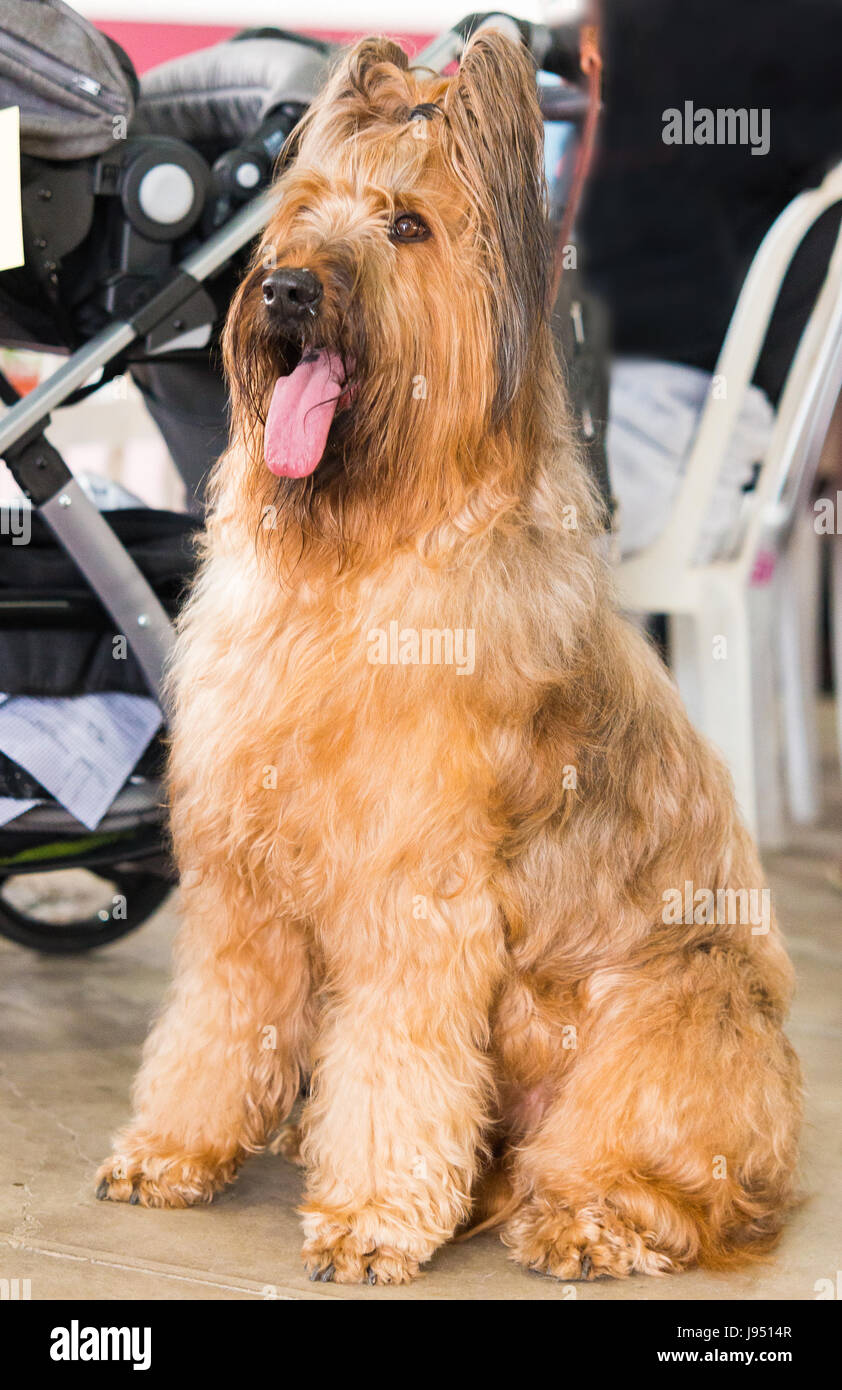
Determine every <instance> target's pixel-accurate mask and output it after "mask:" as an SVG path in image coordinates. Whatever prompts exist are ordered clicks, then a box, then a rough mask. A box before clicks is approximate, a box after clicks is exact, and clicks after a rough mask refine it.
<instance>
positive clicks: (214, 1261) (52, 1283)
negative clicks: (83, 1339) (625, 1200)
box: [0, 760, 842, 1300]
mask: <svg viewBox="0 0 842 1390" xmlns="http://www.w3.org/2000/svg"><path fill="white" fill-rule="evenodd" d="M827 771H828V776H827V788H828V790H827V802H828V805H827V809H826V813H825V816H824V819H823V821H822V824H821V826H820V827H819V828H815V827H814V828H811V829H810V830H808V831H802V832H800V833H799V834H798V835H796V836H794V838H793V843H792V845H791V847H790V849H789V850H788V851H787V852H786V853H783V854H778V855H775V856H773V857H770V859H769V866H768V867H769V870H770V873H771V877H772V883H773V888H774V890H775V894H776V901H777V907H778V912H779V915H780V917H781V919H782V921H783V923H784V924H785V926H786V928H787V932H788V936H789V942H790V946H791V949H792V954H793V957H794V959H795V962H796V966H797V969H798V976H799V989H798V996H797V1000H796V1004H795V1009H794V1014H793V1019H792V1025H791V1029H790V1032H791V1036H792V1038H793V1041H794V1042H795V1045H796V1047H797V1048H798V1050H799V1052H800V1053H801V1056H802V1059H803V1062H804V1066H805V1070H806V1074H807V1080H808V1087H809V1099H808V1123H807V1127H806V1131H805V1136H804V1186H805V1190H806V1192H807V1193H808V1200H807V1202H806V1204H805V1205H804V1207H803V1208H802V1209H801V1211H800V1212H799V1213H798V1214H797V1215H796V1217H795V1218H794V1220H793V1222H792V1224H791V1227H790V1229H789V1231H788V1233H787V1235H786V1237H785V1240H784V1243H783V1245H782V1247H781V1249H780V1252H779V1253H778V1255H777V1256H776V1257H775V1258H774V1260H773V1261H772V1262H771V1263H770V1264H769V1265H768V1266H767V1267H764V1268H761V1269H753V1270H751V1271H749V1272H746V1273H741V1274H738V1275H736V1276H733V1275H732V1276H714V1275H708V1274H701V1273H690V1274H685V1275H682V1276H680V1277H677V1278H667V1279H660V1280H654V1279H645V1278H642V1277H636V1278H633V1279H630V1280H627V1281H625V1282H621V1283H616V1282H605V1281H600V1282H597V1283H593V1284H586V1285H578V1286H576V1296H577V1297H578V1298H580V1299H587V1300H591V1299H594V1300H603V1299H631V1300H647V1299H675V1298H679V1299H701V1298H703V1299H727V1298H738V1299H766V1298H783V1299H787V1300H809V1299H813V1298H815V1297H816V1288H815V1286H816V1283H817V1281H819V1280H833V1281H835V1280H836V1274H837V1271H838V1270H840V1269H842V1164H840V1129H841V1128H842V1127H841V1126H840V1116H842V1096H840V1075H839V1053H840V1038H842V1019H840V994H841V993H842V990H840V986H841V985H842V930H840V928H842V893H840V891H839V890H838V889H836V888H834V887H833V886H832V885H831V883H830V882H829V880H828V877H827V869H828V867H829V866H830V865H831V864H832V863H833V862H834V861H836V860H838V858H839V855H840V852H841V851H842V788H840V784H839V777H838V771H837V770H836V769H835V768H834V766H833V765H832V763H831V762H830V760H829V761H828V770H827ZM174 929H175V913H174V910H173V909H169V908H168V909H165V910H164V911H162V912H161V913H159V914H158V917H157V918H156V919H155V920H154V922H152V923H151V924H150V925H148V926H147V927H145V928H144V929H142V930H141V931H140V932H139V933H137V934H136V935H135V936H131V937H128V938H127V939H126V940H125V941H123V942H119V943H117V944H115V945H113V946H111V947H109V948H107V949H105V950H103V951H101V952H99V953H97V954H95V955H91V956H89V957H77V958H70V959H56V958H54V959H49V958H46V957H38V956H35V955H31V954H30V953H28V952H27V951H24V950H22V949H20V948H18V947H16V946H12V945H11V944H8V943H6V942H3V943H2V944H0V1058H2V1062H0V1279H6V1278H7V1279H19V1280H29V1281H30V1287H31V1297H32V1298H33V1299H50V1298H56V1297H67V1298H80V1299H104V1298H120V1299H142V1298H152V1299H193V1298H201V1299H249V1298H279V1299H323V1298H340V1299H343V1298H346V1299H347V1298H366V1299H396V1298H397V1299H402V1298H427V1299H562V1298H565V1297H569V1296H570V1287H571V1286H568V1287H567V1289H565V1288H564V1287H562V1286H560V1285H558V1284H555V1283H554V1282H552V1281H550V1280H546V1279H541V1278H538V1277H536V1276H531V1275H529V1274H526V1273H525V1272H523V1271H522V1270H521V1269H519V1268H518V1267H516V1266H515V1265H513V1264H511V1263H509V1262H508V1261H507V1258H506V1252H505V1250H504V1248H503V1246H502V1245H501V1244H500V1242H499V1240H498V1239H497V1237H496V1236H494V1235H492V1234H489V1235H483V1236H480V1237H478V1238H477V1239H476V1240H473V1241H470V1242H468V1243H467V1244H465V1245H456V1246H450V1247H448V1248H446V1249H444V1250H441V1251H440V1252H439V1253H438V1255H437V1256H436V1258H435V1259H434V1260H433V1261H432V1263H431V1265H430V1266H429V1267H428V1270H427V1272H426V1273H425V1274H424V1276H423V1277H422V1278H421V1279H420V1280H419V1281H418V1282H417V1283H416V1284H414V1285H411V1286H409V1287H408V1288H400V1289H381V1288H364V1289H356V1288H354V1289H347V1288H340V1287H337V1286H335V1285H332V1284H318V1285H313V1284H311V1283H309V1282H308V1281H307V1279H306V1278H305V1277H304V1274H303V1272H302V1267H301V1264H300V1261H299V1255H298V1250H299V1245H300V1236H299V1229H298V1221H297V1218H296V1216H295V1211H294V1208H295V1205H296V1201H297V1200H298V1197H299V1192H300V1183H301V1178H300V1173H299V1170H298V1169H296V1168H293V1167H291V1166H290V1165H288V1164H287V1163H286V1162H285V1161H284V1160H283V1159H281V1158H274V1157H272V1156H269V1155H266V1156H263V1157H260V1158H257V1159H254V1160H252V1161H251V1162H250V1163H249V1164H247V1165H246V1167H245V1168H244V1170H243V1173H242V1176H241V1178H240V1180H239V1181H238V1183H237V1184H236V1186H235V1188H234V1189H233V1190H231V1191H230V1192H229V1193H227V1194H225V1195H224V1196H223V1197H221V1198H219V1199H218V1200H217V1201H216V1202H215V1203H214V1204H213V1206H211V1207H203V1208H198V1209H197V1208H194V1209H192V1210H189V1211H161V1212H158V1211H146V1210H143V1209H141V1208H140V1207H129V1206H123V1205H113V1204H110V1203H100V1202H97V1201H96V1200H95V1198H94V1193H93V1181H92V1178H93V1172H94V1169H95V1166H96V1164H97V1162H98V1161H99V1160H100V1159H101V1158H102V1157H104V1156H105V1155H106V1154H107V1153H108V1152H109V1136H110V1134H111V1132H112V1131H113V1129H114V1128H115V1127H116V1126H117V1125H118V1124H119V1123H120V1122H121V1121H122V1120H123V1119H124V1118H125V1116H126V1113H127V1106H128V1091H129V1085H130V1082H131V1079H132V1076H133V1073H134V1071H135V1068H136V1065H137V1061H138V1055H139V1051H140V1046H141V1043H142V1041H143V1037H144V1035H145V1032H146V1029H147V1026H148V1024H149V1021H150V1018H151V1016H152V1013H153V1011H154V1009H155V1008H156V1006H157V1004H158V1002H159V1000H160V998H161V994H162V992H163V989H164V985H165V981H166V978H167V971H168V958H169V949H170V943H171V940H172V936H173V931H174Z"/></svg>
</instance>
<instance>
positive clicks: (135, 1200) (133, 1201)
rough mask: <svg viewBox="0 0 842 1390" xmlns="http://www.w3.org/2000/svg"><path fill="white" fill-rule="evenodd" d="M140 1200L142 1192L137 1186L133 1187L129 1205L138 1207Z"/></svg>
mask: <svg viewBox="0 0 842 1390" xmlns="http://www.w3.org/2000/svg"><path fill="white" fill-rule="evenodd" d="M139 1201H140V1192H139V1191H138V1189H137V1188H136V1187H133V1188H132V1195H131V1197H130V1198H129V1206H130V1207H136V1206H137V1205H138V1203H139Z"/></svg>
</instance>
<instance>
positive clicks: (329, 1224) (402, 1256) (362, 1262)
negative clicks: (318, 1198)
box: [301, 1212, 419, 1284]
mask: <svg viewBox="0 0 842 1390" xmlns="http://www.w3.org/2000/svg"><path fill="white" fill-rule="evenodd" d="M375 1224H376V1223H375V1222H374V1221H372V1218H371V1217H370V1216H369V1215H368V1214H367V1213H361V1214H360V1216H359V1217H358V1218H356V1219H355V1218H348V1219H347V1220H344V1221H343V1220H339V1219H333V1218H332V1217H330V1216H326V1215H321V1214H319V1215H315V1214H314V1213H312V1212H307V1213H305V1222H304V1225H305V1230H306V1232H307V1234H308V1236H309V1239H308V1240H307V1241H305V1243H304V1248H303V1250H302V1252H301V1253H302V1255H303V1258H304V1263H305V1265H306V1267H307V1271H308V1273H309V1275H310V1278H311V1280H312V1281H313V1282H314V1283H322V1284H408V1283H409V1281H410V1280H411V1279H414V1278H415V1276H416V1274H417V1273H418V1265H419V1259H418V1257H417V1256H416V1255H414V1254H413V1253H412V1252H410V1251H409V1250H405V1249H401V1248H399V1247H398V1246H397V1245H395V1244H394V1243H393V1240H391V1239H390V1238H389V1233H387V1232H386V1231H383V1232H382V1238H380V1237H378V1235H377V1233H376V1232H375V1230H374V1229H373V1226H374V1225H375Z"/></svg>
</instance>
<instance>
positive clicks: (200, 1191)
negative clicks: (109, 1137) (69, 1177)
mask: <svg viewBox="0 0 842 1390" xmlns="http://www.w3.org/2000/svg"><path fill="white" fill-rule="evenodd" d="M236 1171H237V1165H236V1162H235V1161H233V1160H229V1161H228V1162H222V1163H220V1162H215V1161H212V1160H211V1159H209V1158H205V1157H202V1156H200V1155H197V1154H185V1153H183V1152H178V1151H177V1150H174V1149H167V1148H166V1146H164V1145H163V1144H162V1145H160V1146H156V1145H151V1144H136V1145H135V1144H133V1145H128V1144H127V1145H126V1146H125V1148H124V1150H123V1152H122V1153H117V1154H112V1156H111V1157H110V1158H107V1159H106V1160H105V1162H104V1163H103V1164H102V1165H101V1166H100V1168H99V1170H98V1172H97V1175H96V1195H97V1197H98V1198H99V1199H100V1201H103V1202H104V1201H109V1202H130V1203H131V1205H132V1206H141V1207H191V1206H194V1205H195V1204H196V1203H198V1202H210V1201H212V1200H213V1197H214V1196H215V1194H216V1193H217V1192H219V1191H220V1189H221V1188H223V1187H225V1186H226V1184H227V1183H229V1182H231V1181H232V1180H233V1178H234V1176H235V1175H236Z"/></svg>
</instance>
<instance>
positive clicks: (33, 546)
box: [0, 507, 201, 696]
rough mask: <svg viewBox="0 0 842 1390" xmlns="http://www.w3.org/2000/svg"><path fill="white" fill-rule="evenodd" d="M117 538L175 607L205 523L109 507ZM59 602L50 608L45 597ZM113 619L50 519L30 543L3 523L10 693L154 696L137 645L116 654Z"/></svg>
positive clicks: (1, 638)
mask: <svg viewBox="0 0 842 1390" xmlns="http://www.w3.org/2000/svg"><path fill="white" fill-rule="evenodd" d="M103 515H104V517H105V519H106V520H107V521H108V523H109V525H110V526H111V528H112V530H113V531H114V532H115V534H116V536H117V538H118V539H119V540H120V541H121V542H122V544H123V545H124V546H125V548H126V549H127V550H128V552H129V554H130V555H131V556H132V558H133V559H134V561H135V563H136V564H137V565H138V567H139V569H140V570H141V572H142V573H143V574H144V575H145V577H146V578H147V579H148V580H149V582H150V583H151V584H152V586H153V588H154V589H155V592H156V593H157V595H158V597H159V598H160V600H161V602H162V603H163V604H164V607H165V608H166V609H167V610H168V611H169V612H170V613H174V612H175V611H176V610H177V608H178V606H179V602H180V600H181V598H182V597H183V594H184V591H185V589H186V587H187V584H188V582H189V580H190V577H191V575H192V572H193V569H194V566H195V559H196V552H195V542H196V537H197V535H198V532H199V531H200V529H201V527H200V523H199V522H198V520H197V519H196V518H194V517H188V516H184V515H182V514H181V513H178V512H164V511H153V510H151V509H147V508H145V507H144V508H137V509H135V508H126V509H125V510H122V511H114V512H104V513H103ZM45 602H46V603H48V604H52V605H54V607H53V608H52V609H50V608H49V607H48V608H44V607H43V604H44V603H45ZM113 636H114V629H113V626H112V623H111V619H110V618H109V616H108V614H107V613H106V612H105V610H104V609H103V608H102V607H101V605H100V604H99V603H98V601H97V600H96V599H95V598H94V596H93V595H92V594H91V591H90V589H88V587H87V586H86V584H85V582H84V580H83V579H82V577H81V575H80V574H79V573H78V571H77V569H76V567H75V565H74V564H73V561H72V560H71V559H70V558H69V556H68V555H67V554H66V553H65V551H64V550H63V549H62V548H61V546H60V545H59V544H58V542H57V541H56V540H55V537H54V536H53V535H52V532H51V531H50V530H49V528H48V527H47V525H46V523H45V522H44V521H43V519H42V518H41V517H40V516H39V515H38V514H37V513H34V514H33V516H32V536H31V540H30V542H29V544H28V545H16V544H15V531H14V529H13V528H12V527H11V526H9V525H5V526H4V527H2V528H0V672H2V677H0V681H2V685H0V688H2V690H3V691H4V693H5V694H7V695H56V696H66V695H82V694H94V693H100V692H103V691H109V690H111V691H122V692H124V693H125V694H131V695H148V694H149V688H148V685H147V683H146V680H145V678H144V676H143V673H142V671H141V669H140V667H139V666H138V664H137V662H136V660H135V658H134V656H133V654H132V652H131V650H128V651H127V653H126V656H125V659H123V660H115V659H114V648H113V643H112V639H113Z"/></svg>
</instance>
